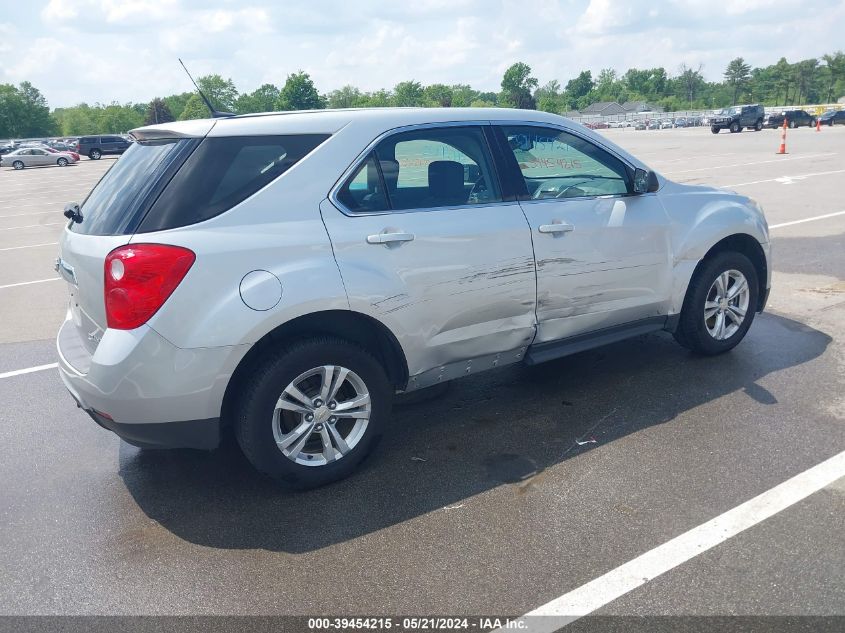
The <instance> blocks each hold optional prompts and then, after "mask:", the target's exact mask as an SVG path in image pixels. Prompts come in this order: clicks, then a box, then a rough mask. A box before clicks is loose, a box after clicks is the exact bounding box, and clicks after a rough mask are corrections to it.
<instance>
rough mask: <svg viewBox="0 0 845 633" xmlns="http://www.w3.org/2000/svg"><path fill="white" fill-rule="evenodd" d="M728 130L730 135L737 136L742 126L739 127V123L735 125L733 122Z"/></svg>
mask: <svg viewBox="0 0 845 633" xmlns="http://www.w3.org/2000/svg"><path fill="white" fill-rule="evenodd" d="M730 129H731V133H732V134H737V133H738V132H742V126H740V124H739V123H737V122H736V121H734V122H733V123H731V128H730Z"/></svg>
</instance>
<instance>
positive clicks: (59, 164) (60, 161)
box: [56, 158, 67, 167]
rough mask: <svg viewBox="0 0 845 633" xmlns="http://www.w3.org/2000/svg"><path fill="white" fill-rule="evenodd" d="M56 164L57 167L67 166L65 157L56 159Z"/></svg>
mask: <svg viewBox="0 0 845 633" xmlns="http://www.w3.org/2000/svg"><path fill="white" fill-rule="evenodd" d="M56 164H57V165H58V166H59V167H67V158H60V159H59V160H57V161H56Z"/></svg>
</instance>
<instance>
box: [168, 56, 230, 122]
mask: <svg viewBox="0 0 845 633" xmlns="http://www.w3.org/2000/svg"><path fill="white" fill-rule="evenodd" d="M176 59H178V60H179V63H180V64H182V68H184V69H185V74H186V75H188V79H190V80H191V83H192V84H194V88H196V89H197V92H198V93H200V98H201V99H202V100H203V102H204V103H205V107H207V108H208V111H209V112H211V116H212V118H214V119H219V118H220V117H227V116H235V114H234V113H233V112H221V111H220V110H215V109H214V106H212V105H211V101H209V100H208V97H206V96H205V94H204V93H203V91H202V90H200V87H199V86H198V85H197V82H196V81H194V78H193V77H191V73H189V72H188V69H187V68H186V67H185V62H183V61H182V60H181V59H180V58H179V57H177V58H176Z"/></svg>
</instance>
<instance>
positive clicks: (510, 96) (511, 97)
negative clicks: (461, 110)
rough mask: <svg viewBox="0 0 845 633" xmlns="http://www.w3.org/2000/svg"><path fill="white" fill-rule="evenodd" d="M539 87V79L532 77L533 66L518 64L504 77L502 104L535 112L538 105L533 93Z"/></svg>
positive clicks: (506, 72)
mask: <svg viewBox="0 0 845 633" xmlns="http://www.w3.org/2000/svg"><path fill="white" fill-rule="evenodd" d="M538 85H539V82H538V81H537V79H536V78H535V77H532V76H531V66H529V65H528V64H526V63H523V62H517V63H515V64H513V65H512V66H511V67H510V68H508V69H507V70H506V71H505V74H504V76H503V77H502V103H503V104H504V105H506V106H510V107H512V108H521V109H523V110H534V109H536V108H537V103H536V102H535V101H534V96H533V95H532V91H533V90H534V89H535V88H537V86H538ZM479 96H480V95H479Z"/></svg>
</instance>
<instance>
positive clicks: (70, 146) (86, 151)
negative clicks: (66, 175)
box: [0, 135, 132, 169]
mask: <svg viewBox="0 0 845 633" xmlns="http://www.w3.org/2000/svg"><path fill="white" fill-rule="evenodd" d="M131 144H132V139H131V138H130V137H124V136H120V135H97V136H82V137H80V138H78V139H64V140H63V139H50V140H41V141H26V142H19V141H10V142H8V143H6V144H4V145H2V146H0V166H10V167H12V168H14V169H23V168H24V167H43V166H48V165H56V166H59V167H66V166H67V165H71V164H73V163H75V162H77V161H78V160H79V159H80V157H81V156H87V157H88V158H90V159H91V160H99V159H100V158H102V157H103V156H105V155H107V154H122V153H123V152H125V151H126V150H127V149H129V146H130V145H131Z"/></svg>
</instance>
